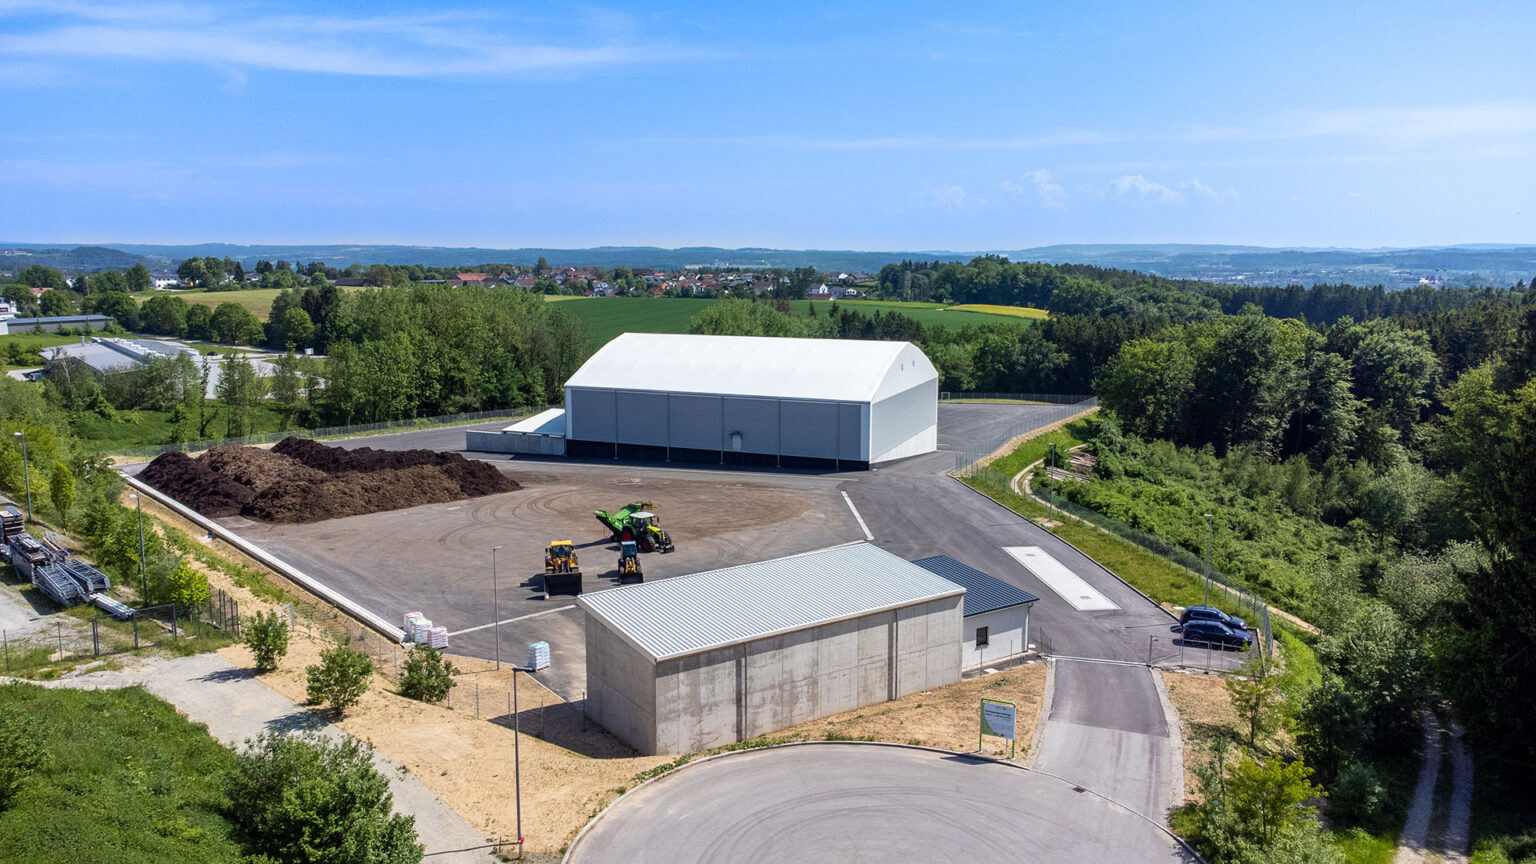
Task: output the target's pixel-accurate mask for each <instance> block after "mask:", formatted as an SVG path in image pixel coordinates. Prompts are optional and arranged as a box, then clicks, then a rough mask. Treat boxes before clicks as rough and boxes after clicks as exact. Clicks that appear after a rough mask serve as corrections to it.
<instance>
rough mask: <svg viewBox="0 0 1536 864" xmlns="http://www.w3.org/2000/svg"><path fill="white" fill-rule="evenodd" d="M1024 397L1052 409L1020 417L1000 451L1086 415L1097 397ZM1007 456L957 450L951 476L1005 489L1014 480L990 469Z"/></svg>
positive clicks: (1096, 401) (993, 452)
mask: <svg viewBox="0 0 1536 864" xmlns="http://www.w3.org/2000/svg"><path fill="white" fill-rule="evenodd" d="M1026 395H1029V396H1035V397H1039V398H1038V399H1037V400H1036V401H1041V402H1047V404H1049V405H1051V406H1053V407H1051V408H1050V409H1049V410H1048V411H1046V412H1044V413H1041V412H1039V411H1031V412H1030V413H1029V415H1028V417H1020V418H1019V420H1018V423H1017V424H1016V426H1015V427H1014V428H1013V429H1012V430H1010V431H1009V433H1008V437H1007V438H1006V439H1003V440H1001V441H999V442H998V448H999V449H1002V448H1004V447H1007V446H1008V444H1009V443H1011V442H1013V441H1015V440H1017V439H1018V438H1020V436H1023V435H1025V434H1026V433H1030V432H1034V433H1037V434H1041V435H1043V434H1045V433H1046V432H1047V431H1048V430H1049V429H1050V428H1051V427H1055V426H1059V425H1061V424H1063V423H1066V422H1068V421H1070V420H1072V419H1073V418H1074V417H1077V416H1079V415H1081V414H1085V413H1087V412H1088V411H1091V410H1093V409H1094V408H1097V407H1098V406H1099V399H1098V397H1097V396H1052V395H1050V394H1040V393H1031V394H1026ZM1069 400H1070V401H1069ZM1020 443H1022V442H1020ZM1006 455H1007V454H1006V453H1000V452H998V450H989V451H986V452H981V451H975V450H961V451H956V452H955V468H954V471H952V472H951V473H952V474H953V475H954V476H956V477H975V478H978V479H980V480H983V481H984V482H987V483H992V484H993V485H996V486H998V487H1000V488H1002V489H1007V488H1008V483H1009V481H1010V480H1012V479H1013V478H1012V477H1008V476H1005V475H1004V474H1003V473H1002V472H1001V471H998V470H997V469H995V468H993V467H992V462H993V460H994V459H998V458H1001V457H1003V456H1006ZM1059 455H1062V456H1063V458H1064V457H1065V454H1064V453H1063V454H1059Z"/></svg>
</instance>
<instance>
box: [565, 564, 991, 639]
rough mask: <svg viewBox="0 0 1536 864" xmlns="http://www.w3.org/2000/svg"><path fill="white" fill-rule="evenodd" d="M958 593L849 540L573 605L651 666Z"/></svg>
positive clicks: (923, 572) (944, 582) (945, 581)
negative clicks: (845, 543)
mask: <svg viewBox="0 0 1536 864" xmlns="http://www.w3.org/2000/svg"><path fill="white" fill-rule="evenodd" d="M964 591H965V589H964V588H962V587H960V586H959V585H956V584H955V583H953V582H951V581H949V580H948V579H945V578H943V577H942V576H938V575H936V574H933V573H930V572H929V571H927V570H925V569H923V568H922V567H919V566H917V565H916V564H912V563H910V562H908V561H904V560H902V559H901V558H898V557H897V556H895V555H892V554H891V553H889V552H887V551H885V550H884V549H881V548H880V547H878V546H872V545H870V544H868V543H857V544H854V545H850V546H839V547H836V548H833V549H827V550H825V551H821V552H807V553H805V554H803V555H791V556H789V557H787V558H775V559H773V560H771V561H761V562H758V563H756V564H744V565H741V566H739V567H726V568H724V569H722V570H710V571H708V572H705V573H696V574H694V575H692V576H679V577H677V578H675V579H663V580H661V581H658V582H645V583H643V584H640V585H626V586H624V587H622V588H614V589H611V590H608V591H598V592H596V593H592V594H582V595H581V596H580V597H578V598H577V601H576V602H578V603H579V604H581V607H582V608H583V609H584V610H586V612H587V614H588V615H591V616H593V617H595V618H599V619H601V620H602V621H603V622H605V623H606V624H607V625H608V626H610V627H612V628H613V629H614V631H616V632H617V633H618V634H619V635H620V636H622V637H623V638H624V639H625V640H626V641H628V642H629V643H630V644H632V645H634V646H635V647H636V648H639V649H640V650H641V651H644V652H645V653H646V654H649V655H650V656H651V658H652V659H653V660H656V661H658V662H659V661H662V660H670V659H672V658H675V657H684V656H687V655H689V654H698V653H700V652H703V651H710V650H713V649H716V648H724V647H727V646H731V645H739V644H742V643H744V642H753V641H756V640H758V639H762V638H765V637H769V636H777V635H780V634H783V633H793V632H795V631H797V630H804V629H806V628H809V627H816V626H819V625H822V624H830V623H832V622H834V621H843V620H846V619H849V618H859V617H863V616H865V615H871V614H874V613H876V612H885V611H889V610H891V609H900V608H903V607H906V606H912V605H915V604H918V603H925V602H928V601H930V600H937V599H940V598H943V597H955V596H959V595H961V594H963V593H964Z"/></svg>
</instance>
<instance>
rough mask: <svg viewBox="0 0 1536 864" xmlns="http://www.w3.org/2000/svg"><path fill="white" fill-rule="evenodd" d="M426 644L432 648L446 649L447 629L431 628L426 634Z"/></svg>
mask: <svg viewBox="0 0 1536 864" xmlns="http://www.w3.org/2000/svg"><path fill="white" fill-rule="evenodd" d="M427 644H429V645H431V646H432V647H433V648H447V647H448V628H447V627H433V628H432V630H431V631H430V632H429V633H428V636H427Z"/></svg>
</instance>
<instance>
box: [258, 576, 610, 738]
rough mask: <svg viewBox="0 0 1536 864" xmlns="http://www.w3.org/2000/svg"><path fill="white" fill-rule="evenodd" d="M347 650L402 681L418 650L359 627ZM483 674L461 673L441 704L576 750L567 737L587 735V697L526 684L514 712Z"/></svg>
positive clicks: (507, 663) (300, 625) (298, 626)
mask: <svg viewBox="0 0 1536 864" xmlns="http://www.w3.org/2000/svg"><path fill="white" fill-rule="evenodd" d="M290 605H291V604H290ZM281 614H283V615H286V616H288V619H289V622H290V625H289V626H290V629H292V630H293V631H294V632H295V633H298V632H303V633H305V634H307V635H313V633H314V625H313V623H312V622H310V621H309V620H308V619H306V618H303V617H301V616H295V615H294V614H293V610H292V609H285V610H283V611H282V612H281ZM348 647H350V648H352V649H353V650H355V651H359V652H362V653H363V654H366V655H367V656H368V659H369V660H371V661H373V667H374V668H375V669H376V670H378V672H379V673H380V674H382V675H383V676H384V677H386V678H388V679H389V680H391V681H394V682H396V683H398V682H399V681H400V678H401V676H402V675H404V673H405V661H406V659H407V658H408V657H409V656H410V653H411V650H412V648H413V647H414V646H412V645H409V644H406V645H402V644H400V643H399V642H396V641H394V640H393V639H390V638H387V637H385V636H382V635H380V634H379V633H377V632H375V631H373V630H370V629H368V628H367V627H363V626H361V625H355V629H354V630H352V632H351V633H350V634H349V637H348ZM445 653H446V652H445ZM476 659H479V658H476ZM486 662H490V661H486ZM515 662H516V661H514V660H504V661H503V662H502V668H503V670H510V669H511V668H512V666H513V665H514V664H515ZM479 674H483V670H482V672H472V671H465V670H460V671H459V673H458V674H457V675H456V676H455V678H454V680H455V682H456V685H457V686H455V687H453V688H451V689H450V690H449V691H448V696H447V698H446V699H444V700H443V701H442V702H441V703H439V704H441V705H442V706H443V707H445V708H450V709H452V710H454V711H461V712H463V713H465V714H471V715H473V716H474V717H475V718H476V719H479V720H485V721H488V722H491V723H499V724H501V725H503V726H506V727H508V728H512V727H514V726H516V727H518V728H520V729H521V731H523V732H525V733H527V734H529V735H534V736H537V737H539V738H543V739H545V740H550V741H556V742H564V744H566V745H570V746H574V745H575V744H576V742H575V740H574V738H567V736H574V735H577V734H582V733H586V732H587V731H588V729H589V721H588V720H587V714H586V694H585V693H583V694H582V695H581V698H578V699H571V700H567V699H563V698H561V697H560V696H558V695H557V694H554V693H552V692H551V691H549V690H548V689H546V688H545V687H543V686H532V687H530V686H524V687H521V688H519V692H518V694H517V702H516V708H517V710H516V713H514V711H513V706H514V700H513V693H512V690H511V688H509V687H502V686H500V685H497V684H491V683H484V684H483V683H481V682H479V681H477V680H475V679H476V677H477V675H479ZM583 746H584V745H583Z"/></svg>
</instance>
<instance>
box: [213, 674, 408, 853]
mask: <svg viewBox="0 0 1536 864" xmlns="http://www.w3.org/2000/svg"><path fill="white" fill-rule="evenodd" d="M335 650H337V651H345V650H346V649H344V648H338V649H335ZM348 653H354V654H355V653H356V652H348ZM365 659H366V658H365ZM247 744H248V747H247V749H246V751H245V752H244V753H241V754H240V755H239V757H238V759H237V763H236V767H235V770H234V771H233V772H231V774H230V776H229V779H228V780H226V781H225V792H226V793H227V795H228V798H229V800H230V801H231V802H233V806H231V807H230V816H231V818H232V819H233V820H234V821H236V822H238V823H239V824H240V826H241V827H242V828H244V829H245V833H246V836H247V837H248V838H249V840H250V843H251V846H252V847H253V849H252V851H253V852H254V853H255V854H254V855H252V856H251V857H250V858H248V859H247V861H248V862H251V864H255V862H285V864H320V862H325V864H415V862H419V861H420V860H421V858H422V852H423V851H424V850H423V849H422V847H421V845H420V844H419V843H417V841H416V820H415V817H412V816H401V815H398V814H396V813H394V796H392V795H391V794H390V791H389V781H388V780H386V779H385V778H384V776H383V775H381V774H379V772H378V771H377V770H376V769H375V768H374V767H373V762H372V758H371V757H372V748H371V747H369V746H368V745H367V744H364V743H362V742H360V741H358V740H357V739H356V738H352V737H345V738H342V739H341V740H334V739H331V738H328V737H326V736H323V735H319V734H315V733H310V734H307V735H302V736H294V735H285V734H283V733H281V732H267V733H266V734H264V735H262V736H261V737H260V738H258V739H256V740H255V741H250V742H247Z"/></svg>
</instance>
